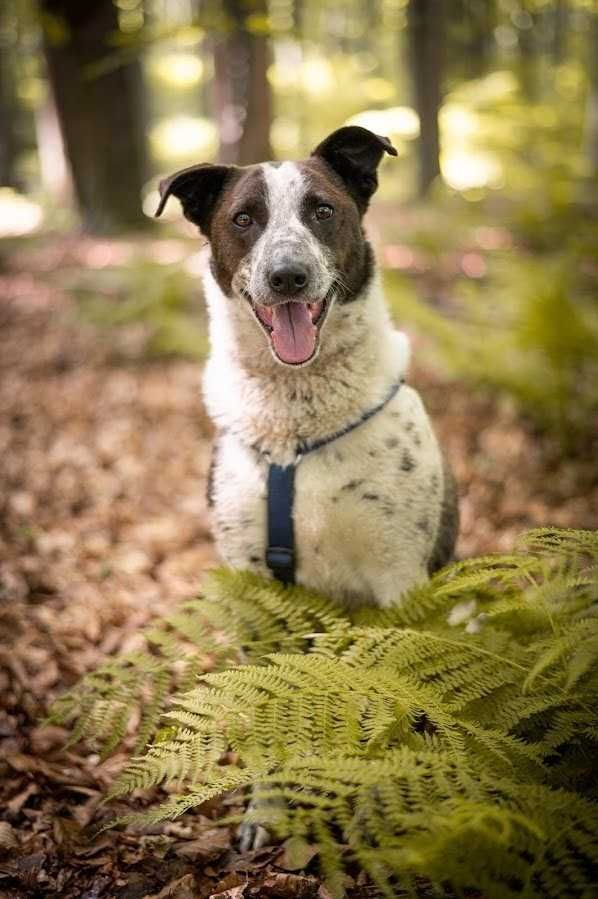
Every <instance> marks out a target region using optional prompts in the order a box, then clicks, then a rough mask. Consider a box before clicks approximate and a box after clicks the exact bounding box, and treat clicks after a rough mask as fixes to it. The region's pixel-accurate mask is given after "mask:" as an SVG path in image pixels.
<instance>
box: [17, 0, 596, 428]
mask: <svg viewBox="0 0 598 899" xmlns="http://www.w3.org/2000/svg"><path fill="white" fill-rule="evenodd" d="M0 47H1V50H2V52H1V54H0V125H1V127H0V178H1V181H2V184H3V185H4V188H0V234H2V233H4V234H7V235H9V234H13V235H16V234H23V235H26V234H29V233H39V234H43V233H46V234H47V233H48V232H51V231H56V230H57V231H58V232H61V233H64V232H68V231H69V230H70V229H73V227H79V228H80V229H82V230H83V232H85V233H88V234H95V235H110V234H114V233H117V232H122V231H124V230H128V231H131V230H133V231H137V232H141V231H143V230H144V229H145V230H146V231H147V227H148V225H149V219H150V217H151V215H152V214H153V212H154V210H155V207H156V201H157V182H158V179H159V177H160V176H162V175H164V174H167V173H169V172H171V171H173V170H175V169H177V168H180V167H183V166H185V165H189V164H192V163H194V162H197V161H200V160H206V161H210V160H217V159H219V160H221V161H224V162H232V163H237V164H241V165H244V164H247V163H251V162H258V161H260V160H263V159H267V158H298V157H301V156H303V155H305V154H307V153H309V151H310V149H311V148H312V147H313V146H315V145H316V144H317V143H318V142H319V141H320V140H321V138H322V136H323V135H325V134H326V133H327V132H329V131H331V130H333V129H334V128H337V127H339V126H340V125H342V124H345V123H356V124H361V125H364V126H365V127H368V128H371V129H372V130H374V131H377V132H378V133H381V134H386V135H388V136H389V137H390V138H391V139H392V141H393V142H394V144H395V145H396V147H397V149H398V151H399V159H398V161H396V160H393V161H391V162H389V161H386V162H385V164H384V165H383V167H382V172H381V184H380V191H379V194H378V197H377V202H376V204H375V205H374V207H373V210H372V213H371V214H370V218H369V224H370V228H371V229H372V232H373V234H374V236H375V237H376V238H377V240H378V242H379V243H380V244H381V245H382V252H381V259H382V262H383V265H384V267H385V269H386V280H387V285H388V289H389V295H390V296H391V299H392V301H393V304H394V307H395V310H396V313H397V315H399V316H400V317H401V320H402V321H403V322H404V321H405V320H407V321H408V323H410V324H411V326H412V327H413V328H414V329H415V330H419V331H420V333H421V336H422V340H423V341H424V345H425V344H426V342H428V343H429V344H430V347H431V349H432V355H433V357H434V359H435V360H438V359H439V358H443V359H444V361H445V363H446V365H447V366H448V368H449V369H450V370H451V371H453V372H455V373H456V374H458V375H461V376H465V377H467V378H469V379H471V381H472V382H473V383H474V384H484V385H485V386H486V387H489V388H490V389H492V390H496V391H498V392H499V393H501V394H507V395H509V396H511V397H514V398H515V399H516V401H517V403H519V404H520V405H521V407H522V408H523V409H524V410H526V412H527V413H528V414H529V415H530V416H531V417H532V418H533V419H534V420H535V421H536V422H537V423H538V424H539V425H540V426H541V427H542V428H549V429H550V428H552V429H553V430H554V431H558V432H559V434H561V435H569V436H567V437H566V440H567V441H569V440H573V441H574V442H575V441H576V440H577V439H578V435H579V433H580V432H586V431H587V422H588V420H589V419H591V418H592V417H593V413H594V412H598V405H597V403H598V388H597V387H596V386H595V385H596V383H598V378H597V377H596V375H597V374H598V371H597V366H598V363H597V359H596V353H597V351H596V339H595V338H596V335H597V334H598V328H597V325H596V315H597V311H596V310H597V304H596V299H595V293H596V290H595V284H596V274H597V270H598V264H597V262H596V259H597V258H598V225H597V217H598V10H597V8H596V4H595V2H594V0H455V2H451V3H449V2H448V0H367V2H357V0H327V2H325V3H320V2H316V0H222V2H219V0H88V2H85V3H82V2H78V0H5V2H4V3H3V5H2V9H1V10H0ZM169 214H170V215H171V216H173V217H175V218H176V219H177V224H176V225H173V228H174V229H175V233H176V234H178V235H179V236H181V235H184V234H190V231H189V230H185V229H186V228H187V225H186V223H182V222H181V221H180V217H179V216H178V212H177V210H176V204H172V205H171V208H170V210H169ZM155 233H156V232H154V234H155ZM161 233H162V234H164V233H165V232H164V230H162V231H161ZM152 265H153V262H152ZM150 268H151V277H150V278H149V281H148V277H147V272H141V271H136V270H135V268H134V266H133V267H132V268H131V267H130V268H129V269H128V270H127V271H122V272H120V275H119V277H120V276H122V277H121V282H120V283H121V292H120V294H119V296H121V295H122V294H123V292H124V291H125V289H126V292H127V302H126V303H125V306H122V305H121V306H120V307H119V313H118V315H117V316H116V318H118V319H119V320H122V319H123V315H124V319H126V320H127V321H128V320H129V319H130V317H131V316H133V317H135V316H136V315H138V316H139V317H143V316H145V317H146V318H147V317H148V316H149V317H150V318H151V320H152V322H153V323H154V328H155V329H157V333H158V337H157V339H155V340H153V342H152V346H153V347H162V348H163V349H167V350H168V351H177V348H179V349H180V351H181V352H187V351H188V347H189V343H190V342H189V340H188V339H184V338H183V339H182V340H181V335H184V334H185V326H184V325H182V326H181V323H180V322H178V323H177V324H176V325H174V326H173V324H172V322H173V321H174V318H173V317H174V316H175V314H178V312H181V310H182V309H183V308H186V304H187V299H188V297H187V295H186V294H185V290H186V288H185V286H184V283H183V282H181V278H180V277H179V278H171V277H170V273H168V277H166V278H165V280H164V284H163V285H162V287H161V286H160V280H159V278H158V271H163V268H160V266H158V267H157V268H156V266H155V265H154V266H153V267H150ZM81 281H82V283H83V282H84V283H85V287H84V292H85V293H86V295H88V294H89V291H90V290H93V289H95V290H96V292H97V291H98V290H99V292H100V293H101V285H100V280H99V279H98V278H96V279H95V281H94V283H93V285H92V287H90V286H89V285H88V278H87V276H86V275H85V273H82V275H81ZM149 282H151V285H152V287H151V289H150V290H149V291H147V292H146V293H145V294H144V296H145V299H144V301H143V302H141V303H139V302H136V301H134V300H133V299H132V298H133V297H134V296H135V293H136V291H137V292H138V291H139V290H140V289H141V287H140V285H147V284H148V283H149ZM175 282H176V284H177V290H178V291H179V292H180V296H181V299H180V302H179V303H178V305H177V302H175V299H174V298H176V296H177V295H178V294H177V290H174V291H173V289H172V285H173V284H174V283H175ZM111 283H112V282H111ZM125 284H126V288H125V287H124V286H123V285H125ZM144 290H145V288H144ZM148 298H151V302H150V301H149V299H148ZM164 298H166V299H164ZM86 308H89V309H91V308H93V310H94V313H93V314H94V316H95V318H98V316H99V318H101V319H108V320H110V315H111V312H110V310H112V311H113V312H114V308H115V307H113V306H110V304H107V305H106V304H101V303H100V304H99V305H98V304H93V303H92V304H91V305H90V306H87V307H86ZM150 308H151V312H150V311H148V310H150ZM124 309H126V310H127V311H126V314H125V313H124V312H123V310H124ZM100 310H101V311H100ZM177 310H178V312H177ZM119 316H120V318H119ZM573 323H575V326H573ZM161 328H162V329H164V334H162V335H161V331H160V329H161ZM160 335H161V336H160ZM176 335H178V337H177V336H176ZM177 341H179V342H177ZM199 342H201V341H199ZM199 342H198V343H199ZM201 343H202V345H203V342H201ZM539 384H541V385H546V384H550V385H551V386H550V389H549V390H548V391H544V392H543V391H542V390H538V389H537V385H539ZM571 391H574V393H575V396H576V401H575V403H573V402H571Z"/></svg>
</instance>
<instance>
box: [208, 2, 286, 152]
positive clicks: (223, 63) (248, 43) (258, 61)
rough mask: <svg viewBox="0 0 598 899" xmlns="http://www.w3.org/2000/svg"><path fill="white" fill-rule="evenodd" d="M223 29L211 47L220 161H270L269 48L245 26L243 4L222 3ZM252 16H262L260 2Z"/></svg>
mask: <svg viewBox="0 0 598 899" xmlns="http://www.w3.org/2000/svg"><path fill="white" fill-rule="evenodd" d="M223 8H224V12H225V14H226V21H225V27H226V31H225V32H224V33H223V34H222V35H221V36H220V37H218V38H217V39H216V43H215V46H214V107H215V110H214V111H215V118H216V122H217V125H218V133H219V137H220V151H219V160H220V162H224V163H227V164H236V165H248V164H250V163H254V162H262V161H263V160H265V159H270V158H271V156H272V148H271V145H270V126H271V124H272V95H271V90H270V84H269V82H268V79H267V71H268V66H269V65H270V46H269V43H268V38H267V37H266V36H265V35H262V34H257V33H255V32H254V31H252V30H251V29H250V28H248V16H247V11H248V5H247V4H246V3H243V2H241V0H225V2H224V3H223ZM251 13H252V14H254V15H256V14H257V15H259V16H263V17H264V18H265V17H266V15H267V7H266V2H265V0H257V2H255V3H253V4H251Z"/></svg>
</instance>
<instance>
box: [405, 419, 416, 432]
mask: <svg viewBox="0 0 598 899" xmlns="http://www.w3.org/2000/svg"><path fill="white" fill-rule="evenodd" d="M414 427H415V425H414V424H413V422H412V421H408V422H407V424H406V425H405V430H406V431H407V433H409V431H412V430H413V428H414Z"/></svg>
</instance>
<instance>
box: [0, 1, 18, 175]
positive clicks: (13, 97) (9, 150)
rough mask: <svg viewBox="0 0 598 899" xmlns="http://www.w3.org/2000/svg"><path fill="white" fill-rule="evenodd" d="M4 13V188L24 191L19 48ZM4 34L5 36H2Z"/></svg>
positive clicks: (0, 53)
mask: <svg viewBox="0 0 598 899" xmlns="http://www.w3.org/2000/svg"><path fill="white" fill-rule="evenodd" d="M4 13H6V10H4V12H2V11H0V185H6V186H8V187H15V188H22V186H23V185H22V184H21V182H20V179H19V176H18V172H17V159H18V155H19V151H20V150H21V140H20V135H19V104H18V101H17V92H16V84H15V74H14V63H15V53H16V52H17V51H16V47H15V45H14V43H13V42H12V41H11V40H10V39H9V36H8V28H6V29H5V28H3V27H1V26H3V25H4V21H3V19H4V18H5V16H4ZM2 32H4V34H2Z"/></svg>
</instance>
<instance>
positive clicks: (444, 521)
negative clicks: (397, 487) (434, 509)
mask: <svg viewBox="0 0 598 899" xmlns="http://www.w3.org/2000/svg"><path fill="white" fill-rule="evenodd" d="M442 461H443V480H444V483H443V490H442V508H441V510H440V522H439V525H438V532H437V534H436V540H435V543H434V546H433V547H432V552H431V555H430V558H429V560H428V573H429V574H433V573H434V572H435V571H438V569H439V568H442V567H443V566H444V565H446V564H447V563H448V562H450V561H451V559H452V558H453V557H454V553H455V543H456V540H457V534H458V532H459V505H458V501H457V487H456V484H455V480H454V478H453V473H452V471H451V470H450V468H449V465H448V463H447V461H446V459H444V458H443V460H442ZM430 483H431V485H432V487H433V488H434V491H435V492H436V491H437V489H438V487H439V478H438V475H436V474H434V475H432V478H431V482H430Z"/></svg>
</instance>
